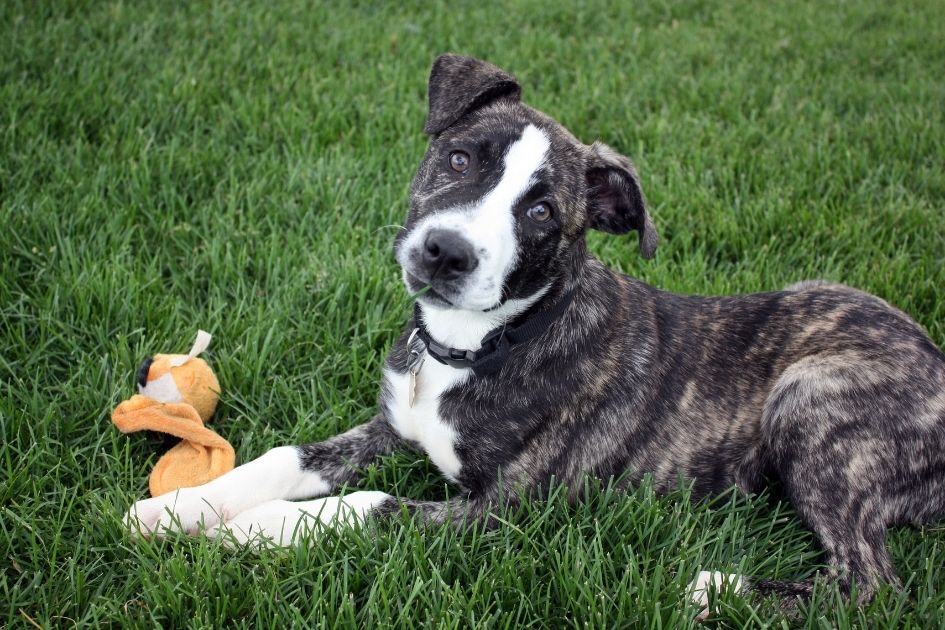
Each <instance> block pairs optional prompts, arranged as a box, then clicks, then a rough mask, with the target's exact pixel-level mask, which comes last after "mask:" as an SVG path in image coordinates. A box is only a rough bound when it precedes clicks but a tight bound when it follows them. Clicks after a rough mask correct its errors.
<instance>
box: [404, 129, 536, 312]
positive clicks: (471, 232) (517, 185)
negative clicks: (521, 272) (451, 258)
mask: <svg viewBox="0 0 945 630" xmlns="http://www.w3.org/2000/svg"><path fill="white" fill-rule="evenodd" d="M550 146H551V142H550V141H549V140H548V136H547V135H545V133H544V132H543V131H542V130H541V129H539V128H538V127H536V126H535V125H528V126H527V127H525V129H524V130H523V131H522V135H521V137H520V138H519V139H518V140H516V141H515V142H513V143H512V144H511V146H509V149H508V152H506V154H505V159H504V160H503V172H502V179H501V180H499V183H498V184H496V186H495V188H493V189H492V190H491V191H489V192H488V193H487V194H486V195H485V196H484V197H482V198H481V199H479V200H478V201H474V202H472V203H470V204H467V205H463V206H459V207H454V208H444V209H443V210H442V211H441V212H436V213H433V214H431V215H430V216H428V217H426V218H425V219H424V220H423V221H421V222H420V223H419V224H417V226H416V228H414V230H413V232H412V234H411V235H410V237H408V239H407V241H406V242H405V243H404V246H403V248H402V249H401V251H402V252H403V254H402V256H403V257H404V259H406V258H407V256H408V255H409V252H411V251H413V250H414V249H415V248H417V247H422V246H423V243H424V242H425V241H426V237H427V234H428V233H429V232H430V230H431V229H434V228H442V229H447V230H453V231H456V232H458V233H459V234H461V235H462V236H463V237H464V238H466V239H467V240H468V241H469V242H470V243H471V244H472V247H473V251H474V252H475V253H476V256H477V257H478V259H479V265H478V266H477V267H476V270H475V271H474V272H473V275H472V277H470V279H469V280H468V281H467V283H466V286H465V287H463V292H462V295H460V296H458V297H457V298H456V300H455V306H457V307H460V308H464V309H471V310H485V309H488V308H491V307H494V306H495V305H496V304H497V303H499V302H500V301H501V299H502V286H503V284H504V283H505V280H506V276H507V275H508V274H509V272H511V270H512V268H513V266H514V265H515V261H516V260H517V259H518V255H519V248H518V241H517V239H516V238H515V217H514V216H513V214H512V211H513V208H514V206H515V203H516V202H518V200H519V199H521V197H522V195H524V194H525V193H526V192H527V191H528V189H529V188H530V187H531V186H533V185H534V184H535V182H536V179H535V174H536V172H537V171H538V170H539V169H540V168H541V166H542V164H544V162H545V157H546V156H547V154H548V149H549V147H550ZM404 262H406V260H401V265H402V266H404Z"/></svg>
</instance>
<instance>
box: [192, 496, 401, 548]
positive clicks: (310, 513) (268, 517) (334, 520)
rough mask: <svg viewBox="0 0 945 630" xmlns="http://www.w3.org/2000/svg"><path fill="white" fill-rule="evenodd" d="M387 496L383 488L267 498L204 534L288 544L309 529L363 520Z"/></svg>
mask: <svg viewBox="0 0 945 630" xmlns="http://www.w3.org/2000/svg"><path fill="white" fill-rule="evenodd" d="M388 498H390V495H388V494H386V493H384V492H363V491H362V492H353V493H351V494H349V495H346V496H344V497H325V498H324V499H316V500H314V501H303V502H299V503H296V502H292V501H269V502H267V503H263V504H262V505H258V506H256V507H254V508H251V509H249V510H246V511H244V512H240V513H239V514H237V515H236V516H235V517H233V518H231V519H229V520H227V521H226V522H224V523H221V524H218V525H216V526H215V527H211V528H209V529H208V530H207V535H209V536H222V537H224V541H225V542H226V543H229V544H233V543H236V544H240V545H245V544H250V545H253V546H263V545H266V544H274V545H277V546H280V547H288V546H291V545H293V544H294V543H296V542H297V541H298V540H299V539H301V538H302V537H303V536H304V535H305V534H306V533H308V532H311V533H312V534H313V535H316V534H317V533H318V532H319V531H321V530H322V529H323V528H325V527H341V526H345V525H348V526H353V525H357V524H359V523H362V522H363V521H364V519H365V518H366V517H367V514H368V512H369V511H370V510H371V509H372V508H373V507H374V506H376V505H378V504H379V503H381V502H383V501H384V500H386V499H388Z"/></svg>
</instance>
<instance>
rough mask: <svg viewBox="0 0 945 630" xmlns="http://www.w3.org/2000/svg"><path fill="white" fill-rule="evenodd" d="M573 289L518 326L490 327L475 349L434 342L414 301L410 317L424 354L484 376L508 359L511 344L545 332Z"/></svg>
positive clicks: (569, 300) (563, 309)
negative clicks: (424, 349)
mask: <svg viewBox="0 0 945 630" xmlns="http://www.w3.org/2000/svg"><path fill="white" fill-rule="evenodd" d="M574 293H575V290H574V289H571V290H570V291H568V292H567V293H566V294H565V295H564V296H563V297H562V298H561V299H559V300H558V301H557V302H556V303H555V304H554V305H552V306H551V307H550V308H547V309H545V310H543V311H541V312H540V313H537V314H536V315H535V316H533V317H529V318H528V319H526V320H525V321H524V322H522V323H520V324H519V325H518V326H514V327H510V326H508V325H506V324H503V325H502V326H499V327H498V328H494V329H492V330H490V331H489V332H488V333H486V336H485V337H483V338H482V342H481V347H480V348H479V350H476V351H473V350H461V349H459V348H448V347H446V346H444V345H442V344H439V343H437V342H436V341H435V340H434V339H433V337H431V336H430V332H429V331H428V330H427V328H426V326H424V325H423V318H422V316H421V313H420V304H419V303H418V302H415V303H414V306H413V319H414V325H415V326H416V327H417V336H418V337H420V339H422V340H423V343H424V344H425V345H426V350H427V353H428V354H429V355H430V356H431V357H433V358H434V359H436V360H437V361H439V362H440V363H442V364H444V365H451V366H453V367H455V368H469V369H471V370H472V371H473V372H474V373H475V374H476V376H484V375H486V374H492V373H494V372H498V371H499V369H500V368H501V367H502V365H503V364H504V363H505V360H506V359H507V358H508V355H509V350H511V348H512V346H515V345H518V344H520V343H524V342H526V341H530V340H531V339H534V338H535V337H537V336H538V335H540V334H542V333H543V332H545V331H546V330H547V329H548V327H549V326H551V325H552V324H553V323H554V322H555V320H557V319H558V318H559V317H560V316H561V315H562V314H564V311H565V309H567V308H568V306H569V305H570V304H571V302H572V301H573V300H574Z"/></svg>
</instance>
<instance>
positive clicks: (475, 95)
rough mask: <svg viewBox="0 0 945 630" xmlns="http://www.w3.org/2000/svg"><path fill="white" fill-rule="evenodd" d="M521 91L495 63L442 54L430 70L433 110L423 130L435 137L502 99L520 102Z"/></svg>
mask: <svg viewBox="0 0 945 630" xmlns="http://www.w3.org/2000/svg"><path fill="white" fill-rule="evenodd" d="M521 92H522V88H521V87H520V86H519V84H518V81H516V80H515V77H513V76H512V75H510V74H508V73H506V72H503V71H502V70H499V69H498V68H496V67H495V66H493V65H492V64H491V63H486V62H485V61H480V60H478V59H473V58H472V57H463V56H461V55H452V54H445V55H440V56H439V57H437V58H436V61H434V62H433V69H432V70H431V71H430V84H429V95H430V109H429V111H428V112H427V122H426V124H425V125H424V126H423V131H424V132H426V133H428V134H430V135H431V136H435V135H437V134H439V133H441V132H442V131H443V130H444V129H446V128H447V127H449V126H450V125H452V124H453V123H454V122H456V121H457V120H459V119H460V118H462V117H463V116H464V115H465V114H467V113H469V112H471V111H473V110H474V109H477V108H479V107H482V106H483V105H486V104H488V103H491V102H492V101H494V100H496V99H499V98H512V99H514V100H516V101H517V100H518V99H519V96H520V95H521Z"/></svg>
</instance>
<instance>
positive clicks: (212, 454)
mask: <svg viewBox="0 0 945 630" xmlns="http://www.w3.org/2000/svg"><path fill="white" fill-rule="evenodd" d="M208 345H210V335H209V333H206V332H204V331H202V330H201V331H198V332H197V339H196V341H194V345H193V347H192V348H191V349H190V352H189V353H188V354H158V355H155V356H154V358H153V359H147V360H145V362H144V364H143V365H142V366H141V367H140V368H139V369H138V378H137V381H138V393H137V394H135V395H134V396H132V397H131V398H129V399H128V400H126V401H124V402H122V403H121V404H120V405H118V406H117V407H115V410H114V411H113V412H112V422H114V423H115V426H116V427H118V429H119V430H120V431H121V432H122V433H133V432H135V431H142V430H147V431H158V432H160V433H168V434H170V435H173V436H176V437H179V438H181V441H180V443H178V444H177V445H176V446H174V447H173V448H172V449H171V450H169V451H168V452H167V453H165V454H164V455H163V456H162V457H161V459H159V460H158V463H157V464H156V465H155V466H154V470H153V471H152V472H151V479H150V481H149V485H150V487H151V496H154V497H156V496H158V495H161V494H165V493H167V492H171V491H173V490H177V489H178V488H188V487H191V486H199V485H201V484H204V483H207V482H208V481H210V480H212V479H216V478H217V477H219V476H220V475H222V474H223V473H225V472H228V471H230V470H233V465H234V464H235V463H236V454H235V453H234V452H233V447H232V446H230V443H229V442H227V441H226V440H224V439H223V438H222V437H220V436H219V435H217V434H216V433H214V432H213V431H211V430H210V429H208V428H207V427H205V426H204V423H205V422H207V421H208V420H210V416H212V415H213V412H214V410H215V409H216V408H217V401H218V400H219V399H220V383H219V382H218V381H217V377H216V375H215V374H214V373H213V370H211V369H210V366H209V365H207V362H206V361H204V360H203V359H200V358H198V357H197V355H198V354H200V353H201V352H203V351H204V350H206V349H207V346H208Z"/></svg>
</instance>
